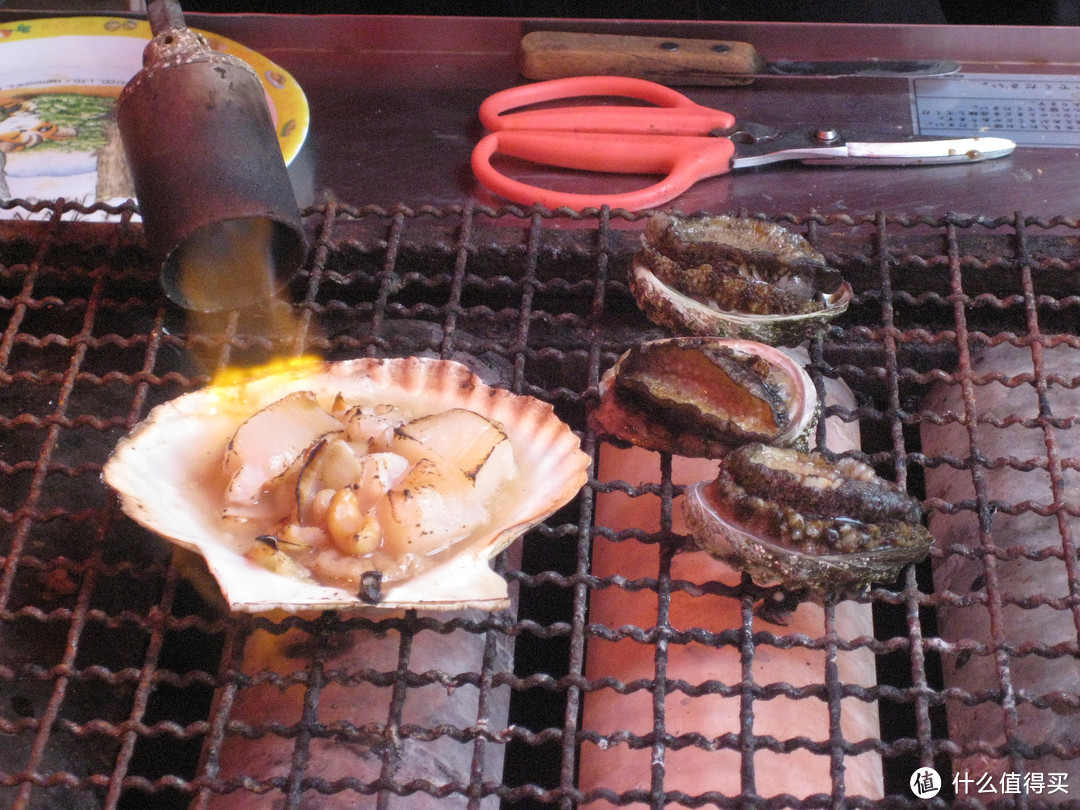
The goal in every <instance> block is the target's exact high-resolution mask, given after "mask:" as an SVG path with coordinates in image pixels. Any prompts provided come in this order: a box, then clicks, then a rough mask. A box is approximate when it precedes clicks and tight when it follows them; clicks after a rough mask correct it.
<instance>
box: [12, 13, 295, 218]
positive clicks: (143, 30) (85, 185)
mask: <svg viewBox="0 0 1080 810" xmlns="http://www.w3.org/2000/svg"><path fill="white" fill-rule="evenodd" d="M200 33H202V34H203V35H204V36H205V37H206V39H207V41H208V42H209V43H210V46H211V47H212V48H214V49H215V50H218V51H222V52H224V53H228V54H232V55H233V56H236V57H238V58H240V59H243V60H244V61H245V62H247V63H248V64H249V65H251V66H252V68H254V69H255V72H256V73H258V75H259V78H260V80H261V81H262V84H263V87H264V89H265V90H266V98H267V102H268V105H269V107H270V114H271V117H272V118H273V120H274V127H275V130H276V132H277V136H278V142H279V143H280V144H281V152H282V155H283V156H284V158H285V163H286V164H288V163H290V162H291V161H292V160H293V158H295V157H296V155H297V153H298V152H299V151H300V147H301V146H302V145H303V143H304V139H305V138H306V137H307V132H308V124H309V110H308V103H307V98H306V97H305V96H304V91H303V90H302V89H301V88H300V85H299V84H297V82H296V80H295V79H294V78H293V77H292V76H290V75H289V73H288V72H286V71H285V70H283V69H282V68H281V67H279V66H278V65H276V64H274V63H273V62H271V61H270V60H269V59H267V58H266V57H264V56H262V55H261V54H259V53H257V52H255V51H253V50H251V49H250V48H246V47H244V46H243V45H240V44H239V43H237V42H233V41H232V40H229V39H226V38H225V37H221V36H218V35H217V34H213V33H210V32H207V31H201V32H200ZM150 36H151V34H150V25H149V23H147V22H146V21H145V20H133V19H127V18H122V17H55V18H48V19H38V20H20V21H17V22H9V23H0V198H26V199H58V198H61V197H62V198H64V199H68V200H77V201H79V202H83V203H85V204H90V203H92V202H94V201H95V200H103V201H114V200H117V199H124V198H126V197H130V196H133V192H132V191H131V189H129V188H126V187H124V186H123V182H122V181H123V178H122V177H120V176H119V175H118V174H117V173H115V172H113V171H111V170H110V169H109V168H108V167H107V166H106V165H105V161H103V160H102V159H101V155H102V154H103V152H106V151H107V150H108V147H109V144H110V133H109V129H108V127H109V124H110V122H111V120H112V119H113V118H114V117H115V113H114V110H115V106H116V99H117V97H119V95H120V91H121V90H122V89H123V88H124V85H125V84H127V82H128V80H129V79H131V77H132V76H134V75H135V74H136V73H137V72H138V71H139V70H140V69H141V68H142V52H143V49H144V48H145V46H146V43H147V42H148V41H149V40H150ZM73 132H74V135H73V134H72V133H73ZM121 165H122V164H121ZM99 170H100V171H99ZM118 183H119V184H118Z"/></svg>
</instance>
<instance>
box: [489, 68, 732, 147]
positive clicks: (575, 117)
mask: <svg viewBox="0 0 1080 810" xmlns="http://www.w3.org/2000/svg"><path fill="white" fill-rule="evenodd" d="M590 96H613V97H619V98H633V99H637V100H638V101H645V102H648V103H649V104H650V105H653V106H649V107H640V106H634V107H631V106H627V105H621V106H610V105H609V106H600V105H596V106H578V107H556V108H547V109H536V110H521V111H519V112H507V111H508V110H513V109H516V108H518V107H527V106H529V105H533V104H543V103H544V102H548V101H562V100H564V99H571V98H586V97H590ZM480 123H482V124H483V125H484V126H485V127H487V128H488V129H489V130H491V131H492V132H497V131H501V130H507V129H531V130H553V131H554V130H558V131H561V132H611V133H619V134H632V133H640V134H650V135H711V134H713V133H716V132H718V131H720V132H722V131H726V130H730V129H732V128H733V127H734V126H735V117H734V116H733V115H731V114H730V113H727V112H724V111H723V110H714V109H712V108H711V107H703V106H702V105H700V104H697V103H695V102H693V101H691V100H690V99H688V98H687V97H686V96H684V95H683V94H682V93H680V92H678V91H677V90H672V89H671V88H670V87H665V86H664V85H662V84H657V83H656V82H650V81H646V80H644V79H631V78H627V77H624V76H574V77H571V78H568V79H553V80H552V81H547V82H537V83H536V84H524V85H521V86H520V87H511V88H509V89H507V90H501V91H499V92H498V93H495V94H493V95H491V96H488V98H487V99H485V100H484V102H483V103H482V104H481V105H480Z"/></svg>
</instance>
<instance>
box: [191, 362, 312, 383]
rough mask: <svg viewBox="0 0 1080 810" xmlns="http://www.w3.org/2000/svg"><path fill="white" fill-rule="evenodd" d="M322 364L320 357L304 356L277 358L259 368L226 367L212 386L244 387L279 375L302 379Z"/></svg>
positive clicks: (218, 373)
mask: <svg viewBox="0 0 1080 810" xmlns="http://www.w3.org/2000/svg"><path fill="white" fill-rule="evenodd" d="M322 362H323V360H322V358H321V357H319V356H318V355H314V354H304V355H301V356H299V357H276V358H274V359H273V360H271V361H270V362H269V363H263V364H262V365H259V366H250V367H249V366H226V367H224V368H222V369H220V370H218V372H217V373H216V374H214V379H213V381H212V382H211V383H210V384H211V385H213V386H214V387H215V388H223V387H227V386H235V385H243V384H244V383H246V382H250V381H251V380H256V379H261V378H263V377H272V376H274V375H277V374H286V375H292V376H295V377H301V376H303V375H304V374H309V373H311V372H313V371H315V370H316V369H318V368H319V366H321V365H322Z"/></svg>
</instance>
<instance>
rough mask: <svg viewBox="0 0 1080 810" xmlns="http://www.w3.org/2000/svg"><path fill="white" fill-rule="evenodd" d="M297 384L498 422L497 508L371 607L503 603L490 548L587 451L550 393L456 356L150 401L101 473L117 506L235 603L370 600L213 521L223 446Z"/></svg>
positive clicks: (574, 486)
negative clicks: (507, 458) (195, 558)
mask: <svg viewBox="0 0 1080 810" xmlns="http://www.w3.org/2000/svg"><path fill="white" fill-rule="evenodd" d="M296 391H312V392H314V393H315V394H316V396H317V397H318V399H319V401H320V403H321V404H322V405H323V406H324V407H326V408H327V409H329V407H330V405H331V403H332V402H333V400H334V397H335V396H336V395H337V394H338V393H341V395H342V396H343V397H345V399H346V400H348V401H350V402H351V403H370V404H389V405H394V406H397V407H399V408H401V409H402V410H404V411H406V412H407V413H409V414H410V415H411V416H413V417H419V416H425V415H428V414H434V413H442V412H444V411H447V410H449V409H451V408H466V409H468V410H471V411H474V412H476V413H478V414H480V415H482V416H485V417H487V418H488V419H491V420H493V421H495V422H498V423H500V424H501V425H502V427H503V428H504V430H505V432H506V434H507V436H508V437H509V439H510V441H511V443H512V445H513V448H514V453H515V457H516V459H517V461H518V464H517V466H518V471H519V478H518V480H517V481H516V482H515V483H514V485H513V486H514V490H513V497H512V498H506V499H505V500H506V503H505V509H504V511H502V512H501V513H500V514H498V516H497V519H496V520H494V521H493V522H492V523H491V524H490V525H489V526H488V527H486V528H485V529H484V531H483V532H481V533H480V534H479V535H477V536H476V537H474V538H470V540H468V541H467V542H466V544H464V545H463V547H462V548H461V549H460V550H458V551H457V552H456V553H454V554H453V556H451V557H450V558H449V559H447V560H445V561H443V562H440V563H438V564H437V565H435V566H434V567H432V568H430V569H428V570H426V571H424V572H423V573H421V574H419V575H417V576H415V577H413V578H411V579H406V580H401V581H397V582H393V583H389V584H385V585H384V587H383V589H382V595H381V599H380V601H379V603H378V605H377V608H379V609H401V608H423V609H429V610H432V609H434V610H457V609H461V608H465V607H480V608H484V609H488V610H498V609H502V608H504V607H506V606H508V604H509V600H508V596H507V584H506V581H505V580H504V579H503V578H502V577H500V576H499V575H498V574H496V573H495V572H494V571H493V570H492V569H491V567H490V564H489V561H490V560H491V558H492V557H494V556H495V555H496V554H498V553H499V552H500V551H502V550H503V549H504V548H506V547H507V546H508V545H509V544H510V543H511V542H513V540H514V539H516V538H517V537H519V536H520V535H521V534H523V533H524V532H525V531H527V530H528V529H529V528H531V527H532V526H534V525H536V524H537V523H539V522H540V521H542V520H543V519H545V518H546V517H548V516H549V515H550V514H552V513H553V512H554V511H555V510H557V509H558V508H560V507H561V506H563V505H564V504H566V503H567V502H569V501H570V500H571V499H573V498H574V497H575V495H576V494H577V492H578V491H579V490H580V489H581V487H582V486H583V485H584V483H585V481H586V479H587V468H588V465H589V457H588V456H587V455H586V454H585V453H583V452H582V450H581V446H580V442H579V440H578V438H577V437H576V436H575V435H574V433H573V432H572V431H571V430H570V428H569V427H568V426H567V425H566V424H564V423H563V422H562V421H561V420H560V419H559V418H558V417H557V416H556V415H555V413H554V411H553V409H552V408H551V406H550V405H548V404H547V403H544V402H541V401H539V400H537V399H534V398H532V397H526V396H519V395H516V394H512V393H511V392H509V391H506V390H504V389H500V388H492V387H489V386H487V385H485V384H484V383H483V382H482V381H481V380H480V379H479V378H478V377H476V376H475V375H474V374H473V373H472V372H470V371H469V369H468V368H467V367H465V366H464V365H462V364H460V363H456V362H452V361H446V360H435V359H431V358H420V357H408V358H403V359H388V360H380V359H359V360H348V361H343V362H336V363H321V364H319V365H318V366H317V367H316V368H315V369H314V370H311V371H304V372H297V371H286V372H281V373H277V374H271V375H268V376H264V377H261V378H258V379H254V380H251V381H248V382H245V383H241V384H237V385H229V386H211V387H208V388H205V389H202V390H199V391H195V392H192V393H190V394H185V395H183V396H181V397H179V398H177V399H174V400H172V401H169V402H166V403H163V404H161V405H159V406H157V407H155V408H154V409H153V410H152V411H151V412H150V414H149V415H148V416H147V418H146V419H145V420H143V421H142V422H141V423H140V424H139V425H138V426H136V428H135V429H134V430H133V431H132V432H131V434H130V435H129V436H127V437H126V438H124V439H122V440H121V441H120V442H119V444H118V445H117V447H116V449H115V450H114V452H113V454H112V457H111V458H110V459H109V461H108V462H107V463H106V465H105V468H104V472H103V477H104V480H105V481H106V483H108V484H109V485H110V486H112V487H113V488H114V489H115V490H116V491H117V492H118V493H119V494H120V498H121V506H122V508H123V510H124V512H125V513H126V514H127V515H128V516H130V517H131V518H132V519H134V520H135V521H136V522H138V523H139V524H141V525H142V526H144V527H146V528H147V529H150V530H151V531H154V532H156V533H157V534H160V535H161V536H163V537H165V538H166V539H168V540H170V541H172V542H174V543H176V544H177V545H179V546H182V547H184V548H187V549H190V550H192V551H195V552H196V553H198V554H200V555H201V556H202V557H203V558H204V559H205V560H206V563H207V566H208V567H209V570H210V572H211V573H212V574H213V576H214V577H215V579H216V580H217V582H218V584H219V586H220V588H221V591H222V593H223V595H224V597H225V600H226V601H227V603H228V604H229V606H230V607H231V608H232V609H234V610H243V611H249V612H260V611H266V610H271V609H283V610H286V611H291V612H297V611H309V610H325V609H354V608H355V609H360V608H365V609H370V608H371V607H372V606H371V605H370V604H369V603H368V602H366V601H363V600H361V599H360V598H359V597H358V596H357V595H356V594H354V593H350V592H348V591H346V590H343V589H341V588H336V587H332V586H328V585H322V584H319V583H316V582H313V581H303V580H298V579H294V578H291V577H287V576H281V575H279V574H276V573H273V572H271V571H268V570H266V569H264V568H262V567H260V566H258V565H256V564H255V563H253V562H250V561H249V560H248V559H246V558H245V557H244V550H245V548H244V547H245V545H247V546H250V539H249V538H243V539H241V538H237V537H236V536H234V534H233V533H232V532H231V531H230V530H229V527H228V526H227V525H226V523H225V522H224V521H223V520H222V519H221V504H222V494H223V484H222V473H221V464H222V457H223V454H224V451H225V447H226V445H227V443H228V442H229V440H230V438H231V437H232V435H233V434H234V433H235V431H236V429H237V427H238V426H239V425H240V424H241V423H242V422H243V421H244V420H245V419H247V418H248V417H249V416H251V415H252V414H254V413H256V412H258V411H259V410H261V409H262V408H264V407H266V406H267V405H269V404H271V403H272V402H275V401H277V400H279V399H280V398H281V397H283V396H285V395H286V394H289V393H292V392H296Z"/></svg>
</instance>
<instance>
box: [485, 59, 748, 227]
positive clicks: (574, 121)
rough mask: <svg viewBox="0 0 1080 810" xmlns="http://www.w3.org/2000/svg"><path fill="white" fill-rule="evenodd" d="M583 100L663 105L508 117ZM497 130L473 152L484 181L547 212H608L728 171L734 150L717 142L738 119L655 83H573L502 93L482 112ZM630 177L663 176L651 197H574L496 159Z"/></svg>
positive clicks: (663, 198)
mask: <svg viewBox="0 0 1080 810" xmlns="http://www.w3.org/2000/svg"><path fill="white" fill-rule="evenodd" d="M586 96H620V97H624V98H634V99H638V100H639V101H645V102H648V103H650V104H653V105H656V106H652V107H641V106H633V107H632V106H579V107H558V108H550V109H534V110H522V111H520V112H507V110H514V109H517V108H519V107H526V106H528V105H532V104H540V103H543V102H546V101H555V100H559V99H570V98H579V97H586ZM480 121H481V123H483V125H484V126H485V127H487V128H488V129H489V130H491V134H489V135H487V136H485V137H484V138H483V139H482V140H481V141H480V142H479V143H478V144H477V145H476V148H475V149H474V150H473V154H472V167H473V172H474V173H475V174H476V177H477V179H478V180H479V181H480V182H481V183H482V184H483V185H484V186H486V187H487V188H488V189H490V190H491V191H493V192H495V193H496V194H498V195H500V196H501V197H505V198H506V199H508V200H512V201H514V202H518V203H522V204H524V205H531V204H532V203H540V204H541V205H544V206H546V207H548V208H558V207H560V206H564V205H565V206H570V207H571V208H575V209H580V208H589V207H597V208H599V207H600V206H602V205H610V206H611V207H612V208H625V209H627V210H628V211H636V210H640V209H643V208H651V207H654V206H656V205H659V204H661V203H664V202H667V201H668V200H671V199H673V198H675V197H677V196H679V195H680V194H682V193H683V192H684V191H686V190H687V189H688V188H690V187H691V186H692V185H694V184H695V183H697V182H698V181H699V180H702V179H704V178H706V177H712V176H714V175H718V174H723V173H724V172H726V171H729V170H730V169H731V158H732V156H733V154H734V152H735V145H734V144H733V143H732V142H731V140H730V139H728V138H724V137H714V136H712V135H711V133H714V132H723V131H730V130H731V129H732V128H733V127H734V125H735V117H734V116H733V115H731V114H730V113H726V112H723V111H721V110H714V109H711V108H709V107H702V106H701V105H699V104H696V103H694V102H693V101H691V100H690V99H688V98H687V97H686V96H684V95H683V94H682V93H679V92H677V91H675V90H672V89H671V88H669V87H665V86H664V85H661V84H656V83H655V82H650V81H646V80H644V79H631V78H625V77H621V76H575V77H572V78H568V79H554V80H552V81H546V82H538V83H536V84H526V85H522V86H521V87H512V88H510V89H509V90H502V91H500V92H498V93H495V94H494V95H492V96H490V97H488V98H487V99H486V100H485V101H484V103H483V104H481V105H480ZM496 153H500V154H504V155H510V156H512V157H518V158H522V159H524V160H530V161H533V162H536V163H544V164H547V165H550V166H560V167H562V168H566V169H586V170H591V171H603V172H622V173H626V174H661V175H664V179H663V180H661V181H660V182H658V183H655V184H654V185H651V186H649V187H648V188H643V189H640V190H638V191H630V192H626V193H623V194H607V195H597V194H577V193H567V192H560V191H552V190H549V189H543V188H537V187H535V186H530V185H528V184H526V183H522V182H521V181H519V180H514V179H513V178H511V177H507V176H506V175H504V174H501V173H500V172H498V171H496V169H495V168H494V167H493V166H492V165H491V158H492V155H494V154H496Z"/></svg>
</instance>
